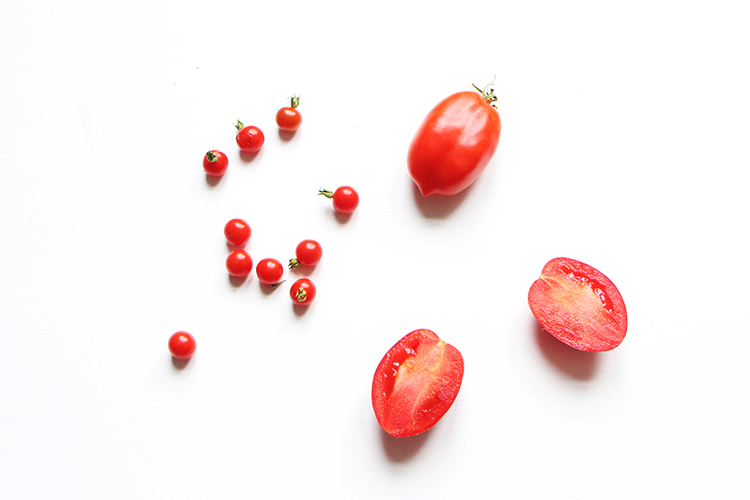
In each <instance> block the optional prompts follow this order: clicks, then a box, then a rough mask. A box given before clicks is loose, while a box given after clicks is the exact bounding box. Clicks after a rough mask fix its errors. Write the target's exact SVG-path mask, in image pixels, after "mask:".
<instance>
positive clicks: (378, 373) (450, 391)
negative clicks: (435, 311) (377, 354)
mask: <svg viewBox="0 0 750 500" xmlns="http://www.w3.org/2000/svg"><path fill="white" fill-rule="evenodd" d="M463 376H464V359H463V357H462V356H461V353H460V352H458V349H456V348H455V347H453V346H452V345H450V344H447V343H445V342H443V341H442V340H440V338H439V337H438V336H437V335H436V334H435V333H434V332H432V331H430V330H424V329H422V330H414V331H413V332H411V333H409V334H407V335H406V336H405V337H404V338H402V339H401V340H399V341H398V342H397V343H396V345H394V346H393V347H391V348H390V350H389V351H388V352H387V353H386V355H385V356H384V357H383V359H382V361H380V364H379V365H378V368H377V370H375V376H374V378H373V381H372V407H373V409H374V410H375V417H376V418H377V420H378V423H379V424H380V426H381V427H382V428H383V430H384V431H385V432H387V433H388V434H390V435H391V436H395V437H408V436H414V435H415V434H419V433H421V432H424V431H426V430H428V429H430V428H431V427H432V426H434V425H435V424H436V423H437V422H438V420H440V419H441V418H442V417H443V415H445V413H446V412H447V411H448V410H449V409H450V407H451V405H453V402H454V401H455V400H456V396H458V391H459V389H460V388H461V380H462V379H463Z"/></svg>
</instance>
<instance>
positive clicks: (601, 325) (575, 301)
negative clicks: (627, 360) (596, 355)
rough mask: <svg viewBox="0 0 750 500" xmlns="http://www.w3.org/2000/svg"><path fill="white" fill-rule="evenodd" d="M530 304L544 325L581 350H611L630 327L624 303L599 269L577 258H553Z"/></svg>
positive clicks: (550, 331)
mask: <svg viewBox="0 0 750 500" xmlns="http://www.w3.org/2000/svg"><path fill="white" fill-rule="evenodd" d="M529 307H530V308H531V312H532V313H533V314H534V317H535V318H536V319H537V320H538V321H539V323H540V324H541V325H542V327H543V328H544V329H545V330H547V331H548V332H549V333H551V334H552V335H554V336H555V337H557V339H559V340H560V341H562V342H564V343H566V344H568V345H569V346H571V347H573V348H575V349H578V350H580V351H588V352H599V351H609V350H612V349H614V348H615V347H617V346H618V345H620V343H622V341H623V339H624V338H625V334H626V332H627V329H628V315H627V310H626V309H625V302H624V301H623V299H622V296H621V295H620V292H619V290H618V289H617V287H616V286H615V285H614V283H612V281H611V280H610V279H609V278H607V277H606V276H605V275H604V274H602V273H601V272H600V271H598V270H596V269H594V268H593V267H591V266H589V265H588V264H584V263H583V262H579V261H577V260H574V259H568V258H563V257H560V258H556V259H552V260H550V261H549V262H547V264H546V265H545V266H544V269H542V274H541V276H540V277H539V279H537V280H536V281H535V282H534V284H533V285H531V289H530V290H529Z"/></svg>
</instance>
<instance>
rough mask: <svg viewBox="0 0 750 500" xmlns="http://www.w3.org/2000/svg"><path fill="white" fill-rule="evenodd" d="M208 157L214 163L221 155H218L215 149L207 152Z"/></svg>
mask: <svg viewBox="0 0 750 500" xmlns="http://www.w3.org/2000/svg"><path fill="white" fill-rule="evenodd" d="M206 158H208V161H210V162H211V163H213V162H215V161H217V160H218V159H219V157H218V156H216V155H215V154H214V153H213V151H209V152H208V153H206Z"/></svg>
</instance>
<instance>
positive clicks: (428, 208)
mask: <svg viewBox="0 0 750 500" xmlns="http://www.w3.org/2000/svg"><path fill="white" fill-rule="evenodd" d="M409 182H411V184H412V195H413V196H414V202H415V203H416V204H417V208H419V211H420V212H421V214H422V215H423V216H424V217H427V218H430V219H445V218H447V217H448V216H450V215H451V214H452V213H453V212H454V211H455V210H456V209H457V208H458V206H459V205H461V202H463V201H464V199H466V196H467V195H468V194H469V192H470V191H471V189H472V187H473V186H474V185H473V184H472V185H471V186H469V187H467V188H466V189H464V190H463V191H461V192H460V193H456V194H454V195H451V196H441V195H437V194H433V195H430V196H423V195H422V192H421V191H420V190H419V187H417V185H416V184H415V183H414V182H413V181H411V180H409Z"/></svg>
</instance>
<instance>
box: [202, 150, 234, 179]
mask: <svg viewBox="0 0 750 500" xmlns="http://www.w3.org/2000/svg"><path fill="white" fill-rule="evenodd" d="M228 165H229V160H228V159H227V156H226V155H225V154H224V153H222V152H221V151H217V150H215V149H212V150H211V151H209V152H208V153H206V154H205V155H204V156H203V170H204V171H205V172H206V174H208V175H210V176H213V177H221V176H222V175H224V172H226V171H227V166H228Z"/></svg>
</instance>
